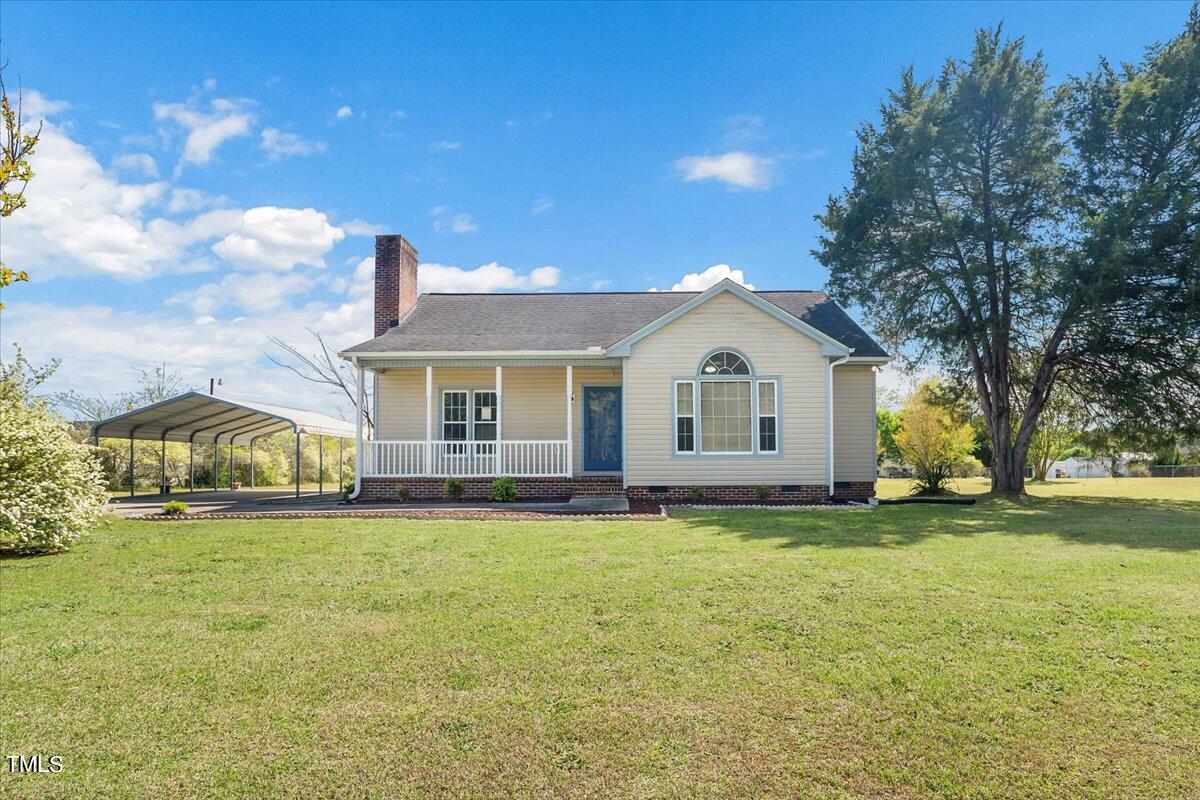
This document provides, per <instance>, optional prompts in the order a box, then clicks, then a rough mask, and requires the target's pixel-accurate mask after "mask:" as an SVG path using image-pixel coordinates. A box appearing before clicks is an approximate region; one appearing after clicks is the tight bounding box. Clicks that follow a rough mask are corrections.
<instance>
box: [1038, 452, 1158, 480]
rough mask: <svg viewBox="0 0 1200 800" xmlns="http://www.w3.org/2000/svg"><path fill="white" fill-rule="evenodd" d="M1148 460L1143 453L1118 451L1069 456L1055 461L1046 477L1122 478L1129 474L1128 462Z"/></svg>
mask: <svg viewBox="0 0 1200 800" xmlns="http://www.w3.org/2000/svg"><path fill="white" fill-rule="evenodd" d="M1138 460H1148V456H1147V455H1146V454H1145V453H1118V454H1117V455H1116V457H1112V456H1092V457H1091V458H1084V457H1083V456H1071V457H1070V458H1064V459H1063V460H1061V461H1055V462H1054V463H1052V464H1051V465H1050V469H1048V470H1047V471H1046V477H1047V478H1122V477H1124V476H1126V475H1128V474H1129V469H1130V464H1131V463H1132V462H1134V461H1138Z"/></svg>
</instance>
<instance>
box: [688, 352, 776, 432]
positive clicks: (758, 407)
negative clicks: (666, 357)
mask: <svg viewBox="0 0 1200 800" xmlns="http://www.w3.org/2000/svg"><path fill="white" fill-rule="evenodd" d="M674 393H675V397H674V398H673V399H674V409H675V415H674V425H675V427H674V431H673V434H674V437H675V439H674V451H675V452H676V453H683V454H711V455H730V454H739V455H740V454H751V453H778V452H779V383H778V381H777V380H776V379H774V378H758V377H756V376H755V374H754V371H753V368H752V367H751V366H750V363H749V362H748V361H747V360H746V359H745V358H744V357H743V356H741V355H739V354H738V353H736V352H734V351H732V350H719V351H717V352H715V353H713V354H711V355H710V356H708V357H707V358H705V360H704V362H703V363H701V364H700V368H699V369H698V370H697V373H696V376H695V378H694V379H690V378H689V379H682V380H676V381H675V384H674Z"/></svg>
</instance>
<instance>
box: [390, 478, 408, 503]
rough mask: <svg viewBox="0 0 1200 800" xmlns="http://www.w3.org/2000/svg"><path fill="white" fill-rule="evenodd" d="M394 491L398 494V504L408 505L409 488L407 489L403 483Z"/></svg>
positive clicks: (397, 485)
mask: <svg viewBox="0 0 1200 800" xmlns="http://www.w3.org/2000/svg"><path fill="white" fill-rule="evenodd" d="M393 491H394V492H395V494H396V502H398V503H407V502H408V487H406V486H405V485H404V484H403V483H397V484H396V488H395V489H394V490H393Z"/></svg>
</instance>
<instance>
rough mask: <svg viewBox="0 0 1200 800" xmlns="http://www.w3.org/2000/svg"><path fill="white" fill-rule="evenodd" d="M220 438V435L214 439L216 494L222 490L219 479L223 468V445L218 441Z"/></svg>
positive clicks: (214, 484) (214, 485)
mask: <svg viewBox="0 0 1200 800" xmlns="http://www.w3.org/2000/svg"><path fill="white" fill-rule="evenodd" d="M219 436H220V435H219V434H218V435H217V436H214V437H213V491H214V492H215V491H217V490H218V489H220V488H221V482H220V480H219V479H218V477H217V476H218V474H219V473H220V467H221V464H220V460H221V459H220V457H221V444H220V443H219V442H218V441H217V439H218V438H219Z"/></svg>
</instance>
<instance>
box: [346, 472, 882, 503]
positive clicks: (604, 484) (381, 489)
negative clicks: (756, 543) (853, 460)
mask: <svg viewBox="0 0 1200 800" xmlns="http://www.w3.org/2000/svg"><path fill="white" fill-rule="evenodd" d="M493 480H495V479H494V478H463V479H462V482H463V489H464V490H465V492H464V494H463V499H464V500H470V501H479V500H490V499H491V493H492V481H493ZM515 480H516V482H517V500H518V502H550V501H564V500H569V499H570V498H572V497H612V496H619V495H621V494H624V495H626V496H627V497H628V498H629V499H630V500H632V501H648V502H658V503H696V502H700V503H759V502H765V503H773V504H780V503H796V504H811V503H824V502H827V501H828V500H829V487H828V486H826V485H825V484H804V485H800V486H788V487H787V491H784V488H783V487H782V486H778V485H772V486H771V487H770V488H771V494H770V496H769V497H768V498H766V500H765V501H764V500H760V499H759V496H758V487H757V486H756V485H747V486H699V487H692V486H666V487H661V488H664V489H665V490H666V491H665V492H652V491H651V489H652V488H659V487H650V486H630V487H629V488H628V489H626V490H625V491H624V492H622V490H621V478H620V476H616V475H613V476H607V475H605V476H583V477H578V478H566V477H560V478H516V479H515ZM445 483H446V479H445V478H363V490H362V495H361V496H360V498H359V499H360V500H364V501H367V502H370V501H376V502H378V501H388V500H392V501H394V500H396V487H397V486H403V487H404V488H405V489H406V490H407V491H408V499H409V500H412V501H413V502H421V503H429V502H438V501H442V500H445V499H446V494H445V490H444V486H445ZM694 488H698V489H700V491H702V492H703V493H704V498H703V499H702V500H696V499H695V498H694V497H693V496H692V490H693V489H694ZM874 496H875V484H874V482H872V481H854V482H845V483H843V482H839V483H836V484H834V499H835V500H841V501H847V500H853V501H856V502H860V503H861V502H865V501H866V499H867V498H868V497H874Z"/></svg>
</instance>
